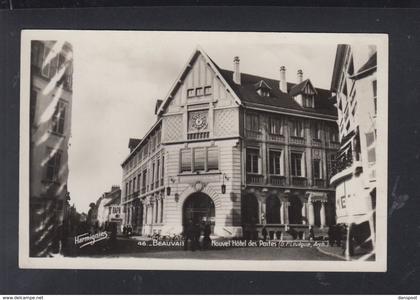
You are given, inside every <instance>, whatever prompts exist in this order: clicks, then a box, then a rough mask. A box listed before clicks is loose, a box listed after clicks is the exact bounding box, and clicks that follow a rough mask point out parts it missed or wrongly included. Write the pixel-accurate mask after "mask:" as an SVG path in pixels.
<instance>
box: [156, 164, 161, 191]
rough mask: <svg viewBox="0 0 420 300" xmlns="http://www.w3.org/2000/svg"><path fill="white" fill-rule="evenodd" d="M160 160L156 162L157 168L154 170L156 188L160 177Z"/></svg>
mask: <svg viewBox="0 0 420 300" xmlns="http://www.w3.org/2000/svg"><path fill="white" fill-rule="evenodd" d="M159 173H160V160H159V159H158V160H157V168H156V186H158V182H159V178H160V177H159V176H160V174H159Z"/></svg>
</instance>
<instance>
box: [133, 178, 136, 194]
mask: <svg viewBox="0 0 420 300" xmlns="http://www.w3.org/2000/svg"><path fill="white" fill-rule="evenodd" d="M135 190H136V177H134V178H133V192H134V191H135Z"/></svg>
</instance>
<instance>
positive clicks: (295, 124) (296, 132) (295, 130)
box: [290, 120, 303, 137]
mask: <svg viewBox="0 0 420 300" xmlns="http://www.w3.org/2000/svg"><path fill="white" fill-rule="evenodd" d="M291 122H292V126H291V127H290V130H291V132H290V134H291V135H292V136H294V137H303V124H302V123H303V122H302V121H301V120H292V121H291Z"/></svg>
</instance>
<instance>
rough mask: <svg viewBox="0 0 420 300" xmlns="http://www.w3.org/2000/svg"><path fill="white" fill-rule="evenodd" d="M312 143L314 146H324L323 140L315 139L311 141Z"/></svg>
mask: <svg viewBox="0 0 420 300" xmlns="http://www.w3.org/2000/svg"><path fill="white" fill-rule="evenodd" d="M311 145H312V146H315V147H321V146H322V141H321V140H318V139H313V140H312V141H311Z"/></svg>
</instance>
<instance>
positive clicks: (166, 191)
mask: <svg viewBox="0 0 420 300" xmlns="http://www.w3.org/2000/svg"><path fill="white" fill-rule="evenodd" d="M375 74H376V51H375V49H374V48H372V47H365V48H360V49H359V48H355V47H352V46H350V45H339V46H338V48H337V56H336V60H335V65H334V74H333V79H332V86H331V90H325V89H320V88H317V87H315V86H314V85H313V84H312V82H311V80H310V79H304V76H303V72H302V71H301V70H299V71H298V72H297V74H296V75H295V76H293V77H295V81H294V82H293V83H292V82H290V81H288V80H287V77H288V76H289V74H287V76H286V68H285V67H284V66H281V67H279V76H278V78H275V79H272V78H265V77H261V76H257V75H252V74H245V73H242V72H241V70H240V59H239V57H235V58H234V60H233V70H225V69H221V68H220V67H219V66H218V65H217V64H216V63H215V62H214V61H213V60H212V59H211V58H210V57H209V56H208V55H207V54H206V53H205V52H204V51H203V50H202V49H200V48H198V49H197V50H195V51H194V53H193V54H192V55H191V57H190V58H189V60H188V61H187V63H186V65H185V67H184V68H183V70H182V72H181V74H180V75H179V77H178V78H177V79H176V81H175V83H174V85H173V86H172V88H171V89H170V91H169V92H168V94H167V96H166V97H165V98H164V99H163V100H157V101H156V106H155V114H156V117H157V119H156V122H155V124H153V125H152V126H151V128H150V130H149V131H148V132H147V133H146V134H145V135H144V137H143V138H142V139H134V138H133V139H130V140H129V145H128V146H129V149H130V153H129V155H128V156H127V157H126V158H125V159H124V161H123V162H122V164H121V166H122V171H123V178H122V192H121V205H122V207H123V210H122V214H123V219H124V220H123V224H125V225H130V226H132V228H133V229H134V232H137V233H139V234H143V235H151V234H154V233H160V234H179V233H181V232H182V231H183V226H184V225H185V224H186V223H187V222H188V221H189V220H192V221H193V222H210V224H211V227H212V232H213V234H215V235H219V236H228V237H234V236H243V235H246V234H249V233H250V232H252V231H255V230H257V231H258V230H261V228H262V227H263V226H265V227H266V228H267V230H268V231H269V233H270V235H271V236H272V237H278V238H286V236H290V234H291V233H292V234H293V233H295V234H296V235H295V236H294V237H296V236H299V237H306V236H307V234H308V232H309V229H311V228H313V229H314V230H315V232H321V233H323V232H325V231H326V230H327V228H328V226H329V225H331V224H335V223H336V222H339V223H342V222H343V223H348V222H362V221H365V220H366V218H365V217H366V215H368V214H371V212H372V211H373V209H374V207H375V200H374V199H375V159H374V156H375V155H374V151H375V140H376V129H375V128H376V127H375V122H374V120H375V116H376V79H375ZM356 91H357V93H356ZM368 198H369V199H368ZM371 220H373V219H371ZM372 224H373V222H372ZM370 229H371V230H372V232H373V231H374V230H373V227H371V228H370Z"/></svg>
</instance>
